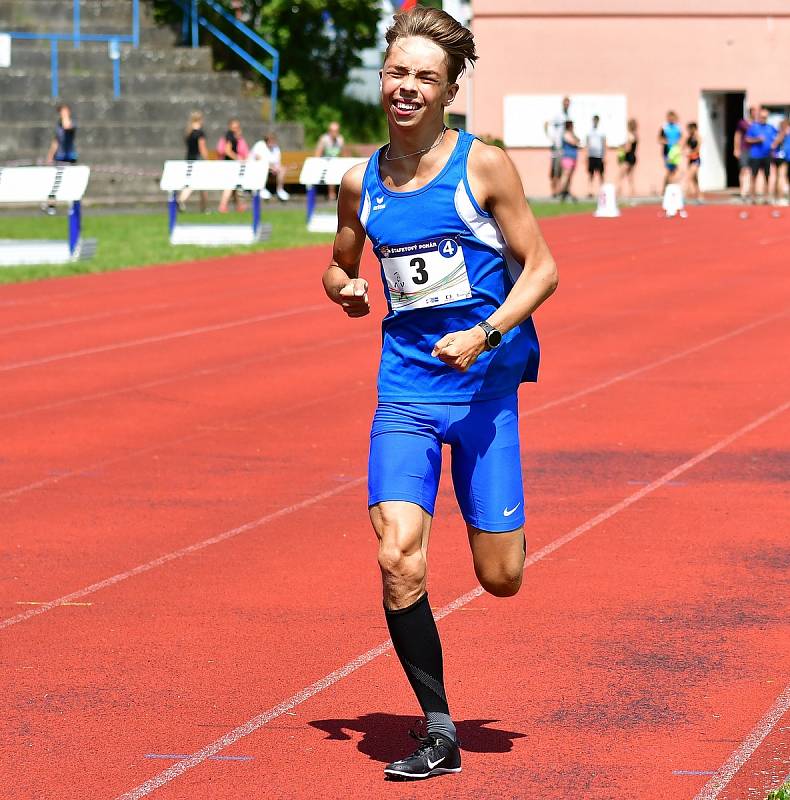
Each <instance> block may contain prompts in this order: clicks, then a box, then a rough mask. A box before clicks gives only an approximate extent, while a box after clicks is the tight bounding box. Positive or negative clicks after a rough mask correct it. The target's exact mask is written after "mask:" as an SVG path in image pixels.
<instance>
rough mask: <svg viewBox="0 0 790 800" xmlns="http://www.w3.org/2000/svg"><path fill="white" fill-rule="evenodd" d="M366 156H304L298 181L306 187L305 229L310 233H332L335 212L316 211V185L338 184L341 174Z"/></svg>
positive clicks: (365, 160) (335, 225)
mask: <svg viewBox="0 0 790 800" xmlns="http://www.w3.org/2000/svg"><path fill="white" fill-rule="evenodd" d="M366 162H367V159H366V158H318V157H315V156H314V157H312V158H306V159H305V161H304V164H303V165H302V171H301V173H300V174H299V183H301V184H302V185H303V186H305V187H306V188H307V230H308V231H310V233H334V232H335V231H336V230H337V212H336V211H331V212H328V213H327V212H321V213H316V211H315V204H316V186H326V185H329V186H339V185H340V181H341V180H343V176H344V175H345V174H346V173H347V172H348V171H349V170H350V169H351V167H354V166H356V165H357V164H365V163H366Z"/></svg>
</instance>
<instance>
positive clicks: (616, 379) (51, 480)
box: [0, 311, 788, 500]
mask: <svg viewBox="0 0 790 800" xmlns="http://www.w3.org/2000/svg"><path fill="white" fill-rule="evenodd" d="M786 316H788V312H787V311H781V312H778V313H776V314H771V315H770V316H768V317H763V318H762V319H759V320H755V321H754V322H750V323H748V324H746V325H742V326H740V327H739V328H735V329H734V330H731V331H729V332H727V333H724V334H721V335H720V336H716V337H714V338H713V339H708V340H707V341H705V342H701V343H700V344H697V345H694V346H693V347H690V348H687V349H685V350H681V351H679V352H677V353H674V354H672V355H669V356H665V357H664V358H660V359H659V360H658V361H651V362H650V363H648V364H644V365H642V366H641V367H637V368H636V369H632V370H629V371H628V372H621V373H620V374H618V375H614V376H613V377H611V378H607V379H606V380H605V381H601V382H600V383H595V384H593V385H591V386H588V387H586V388H584V389H579V390H578V391H576V392H572V393H571V394H567V395H563V396H562V397H558V398H556V399H554V400H549V401H548V402H546V403H543V404H542V405H539V406H535V407H534V408H529V409H526V410H525V411H522V412H521V413H520V414H519V419H521V418H523V417H529V416H532V415H533V414H537V413H539V412H541V411H546V410H547V409H549V408H555V407H556V406H559V405H563V404H564V403H569V402H571V401H573V400H577V399H578V398H580V397H585V396H586V395H588V394H591V393H592V392H596V391H598V390H600V389H606V388H607V387H609V386H612V385H614V384H615V383H620V382H621V381H624V380H627V379H628V378H633V377H634V376H635V375H639V374H641V373H643V372H647V371H648V370H651V369H654V368H655V367H659V366H662V365H664V364H666V363H668V362H670V361H675V360H677V359H679V358H683V357H684V356H687V355H691V354H692V353H698V352H700V351H701V350H704V349H706V348H708V347H712V346H713V345H715V344H719V343H721V342H724V341H727V339H731V338H733V337H734V336H738V335H739V334H741V333H745V332H746V331H749V330H752V329H753V328H756V327H759V326H760V325H765V324H767V323H768V322H771V321H773V320H776V319H780V318H782V317H786ZM349 338H350V337H349ZM223 368H224V367H223ZM191 374H195V375H202V374H208V373H204V371H202V370H199V371H197V372H196V373H191ZM170 380H171V378H162V379H160V380H158V381H152V382H149V383H146V384H139V385H137V386H133V387H130V388H129V389H125V390H118V391H121V392H122V391H131V390H132V389H138V388H150V387H152V386H157V385H160V384H162V383H168V382H169V381H170ZM115 393H116V392H114V391H113V392H102V393H98V394H96V395H85V396H83V397H81V398H78V399H79V400H80V401H82V400H90V399H95V398H104V397H109V396H111V395H112V394H115ZM73 402H76V400H73V399H72V400H67V401H62V402H60V403H51V404H48V405H45V406H39V407H34V408H32V409H29V411H36V410H49V409H52V408H58V407H61V406H63V405H69V404H71V403H73ZM27 411H28V410H24V411H21V412H9V413H7V414H0V419H5V418H7V417H11V416H18V415H20V414H23V413H27ZM189 438H191V437H189ZM181 441H182V440H181V439H177V440H175V441H171V442H165V443H163V444H158V445H151V446H150V447H146V448H144V449H142V450H135V451H133V452H131V453H126V454H125V455H123V456H118V457H116V458H113V459H109V460H107V461H99V462H97V463H95V464H91V465H90V466H87V467H82V468H80V469H77V470H70V471H68V472H64V473H62V474H60V475H55V476H51V477H48V478H42V479H40V480H38V481H34V482H32V483H28V484H25V485H24V486H18V487H16V488H14V489H8V490H6V491H5V492H2V493H0V500H3V499H8V498H11V497H16V496H18V495H20V494H24V493H25V492H29V491H32V490H34V489H41V488H44V487H45V486H51V485H53V484H56V483H60V482H61V481H63V480H65V479H66V478H72V477H76V476H80V475H84V474H85V473H86V472H91V471H93V470H95V469H99V468H101V467H106V466H109V465H111V464H115V463H117V462H119V461H123V460H124V458H131V457H134V456H138V455H140V454H142V453H147V452H150V451H151V450H155V449H157V448H158V447H160V446H161V447H167V446H170V445H172V444H176V443H180V442H181Z"/></svg>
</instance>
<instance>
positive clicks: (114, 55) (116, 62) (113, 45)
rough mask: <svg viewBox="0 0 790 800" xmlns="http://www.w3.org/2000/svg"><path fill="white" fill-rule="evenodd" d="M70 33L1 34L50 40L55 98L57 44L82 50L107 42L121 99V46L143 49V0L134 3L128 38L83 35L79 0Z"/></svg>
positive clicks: (57, 88)
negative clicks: (87, 45)
mask: <svg viewBox="0 0 790 800" xmlns="http://www.w3.org/2000/svg"><path fill="white" fill-rule="evenodd" d="M73 3H74V10H73V13H72V31H71V33H33V32H28V31H0V33H5V34H7V35H9V36H10V37H11V38H12V39H26V40H33V39H39V40H42V41H48V42H49V46H50V61H49V64H50V88H51V93H52V97H53V98H55V97H57V96H58V95H59V94H60V82H59V68H58V66H59V65H58V43H59V42H72V43H73V46H74V49H75V50H79V49H80V44H81V43H82V42H107V48H108V55H109V57H110V60H111V61H112V85H113V96H114V97H116V98H118V97H120V96H121V50H120V47H121V43H124V44H131V45H132V47H135V48H137V47H139V46H140V0H132V32H131V34H129V35H126V34H120V33H81V32H80V0H73Z"/></svg>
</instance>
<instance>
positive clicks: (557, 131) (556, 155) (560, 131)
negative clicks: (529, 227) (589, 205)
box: [543, 97, 571, 197]
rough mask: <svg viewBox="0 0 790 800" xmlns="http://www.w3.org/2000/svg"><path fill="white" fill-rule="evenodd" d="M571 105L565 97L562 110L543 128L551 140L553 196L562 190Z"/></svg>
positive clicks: (550, 174)
mask: <svg viewBox="0 0 790 800" xmlns="http://www.w3.org/2000/svg"><path fill="white" fill-rule="evenodd" d="M570 106H571V100H570V98H569V97H563V98H562V110H561V111H558V112H557V113H556V114H555V115H554V116H553V117H552V118H551V119H550V120H547V121H546V122H545V123H544V124H543V130H544V131H545V133H546V136H548V137H549V140H550V141H551V162H550V165H549V182H550V184H551V196H552V197H559V196H560V192H561V191H562V137H563V135H564V133H565V123H566V122H567V121H568V120H569V119H570V116H569V109H570Z"/></svg>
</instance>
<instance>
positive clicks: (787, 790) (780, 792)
mask: <svg viewBox="0 0 790 800" xmlns="http://www.w3.org/2000/svg"><path fill="white" fill-rule="evenodd" d="M765 800H790V778H788V780H786V781H785V782H784V783H783V784H782V785H781V786H780V787H779V788H778V789H774V790H773V791H770V792H768V794H767V795H766V797H765Z"/></svg>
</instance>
